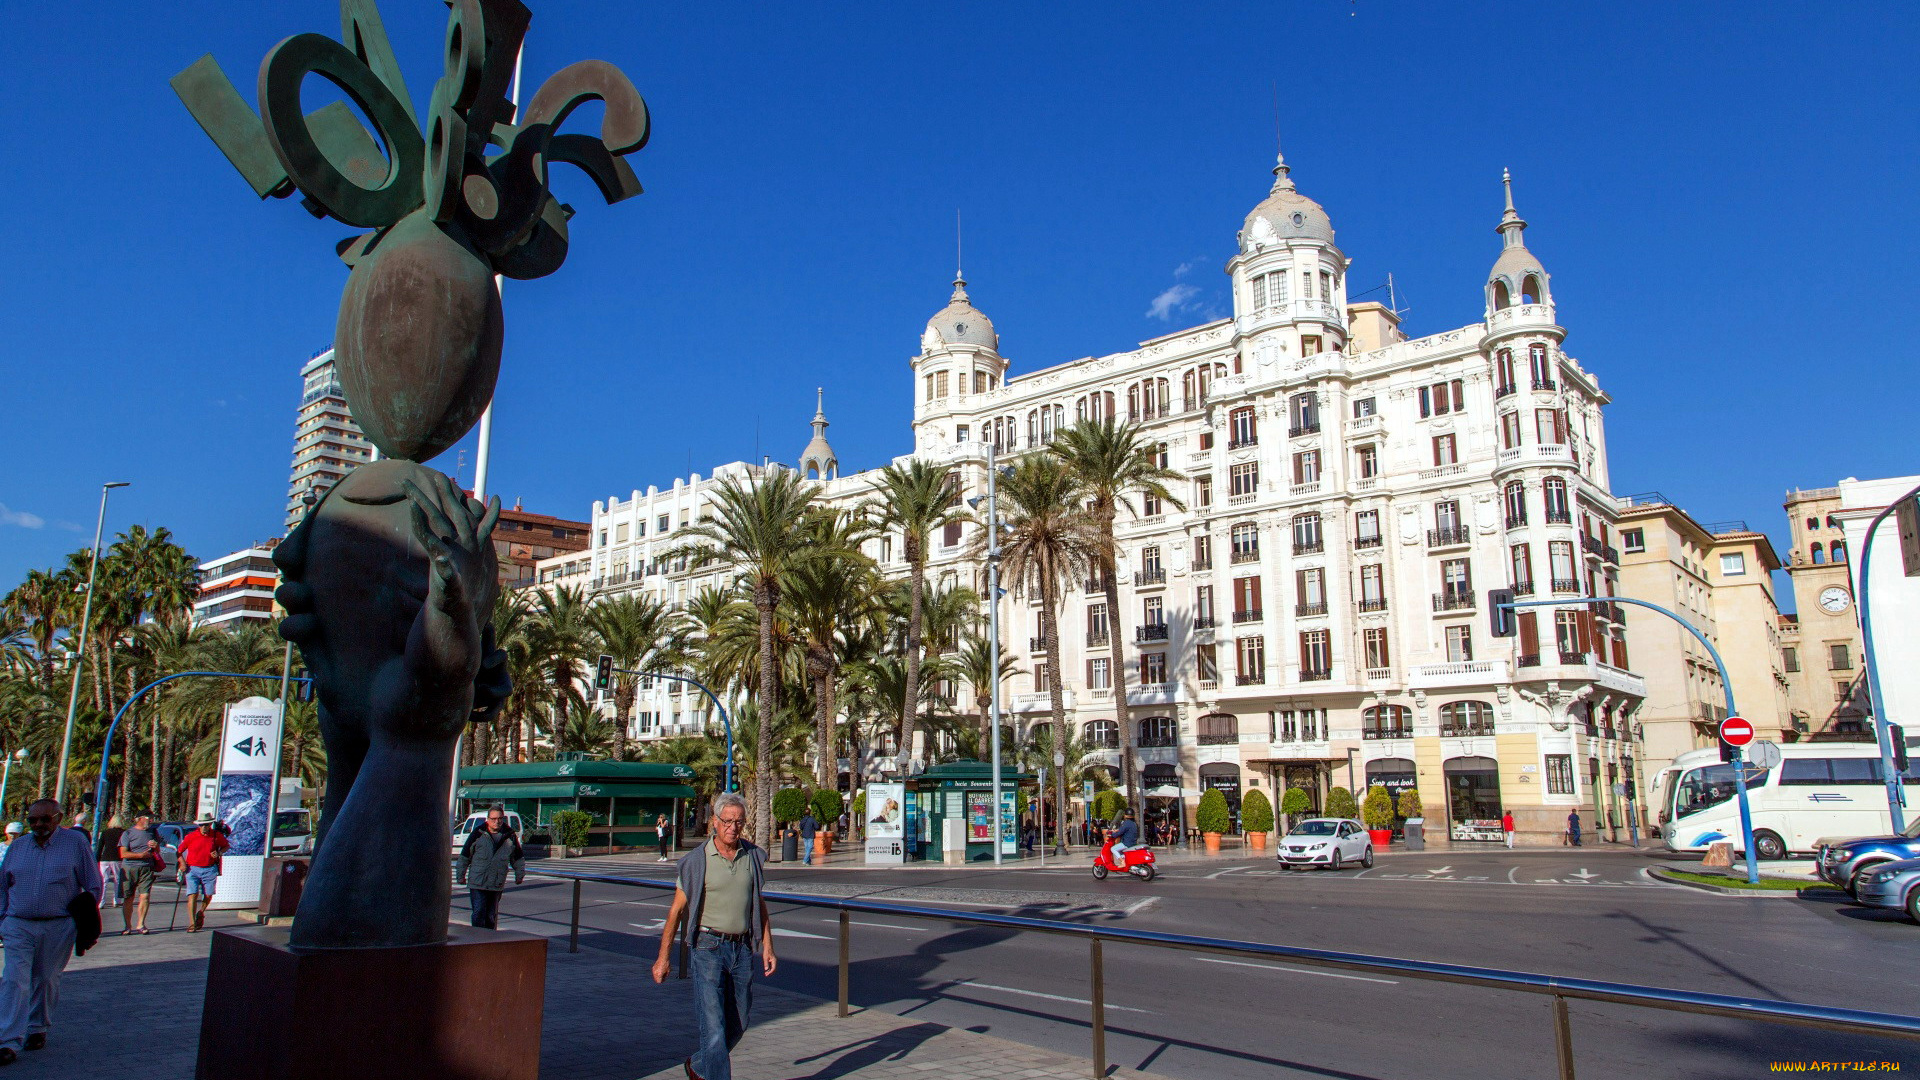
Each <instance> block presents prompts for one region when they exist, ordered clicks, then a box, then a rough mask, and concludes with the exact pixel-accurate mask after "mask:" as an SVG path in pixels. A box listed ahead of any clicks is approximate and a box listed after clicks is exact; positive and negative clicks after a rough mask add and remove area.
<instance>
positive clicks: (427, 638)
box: [403, 476, 500, 734]
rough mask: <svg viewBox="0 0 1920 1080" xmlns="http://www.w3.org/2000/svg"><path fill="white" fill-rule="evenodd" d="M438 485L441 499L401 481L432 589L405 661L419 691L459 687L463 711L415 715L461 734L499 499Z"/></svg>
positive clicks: (448, 483)
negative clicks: (474, 497)
mask: <svg viewBox="0 0 1920 1080" xmlns="http://www.w3.org/2000/svg"><path fill="white" fill-rule="evenodd" d="M437 486H438V487H439V489H440V490H439V491H438V492H437V493H436V494H437V495H438V496H439V498H437V499H436V498H434V497H432V496H430V495H428V494H427V493H426V492H425V491H423V490H421V489H420V487H419V486H418V485H417V484H415V483H414V482H413V481H411V480H408V481H405V482H404V484H403V488H404V490H405V491H406V494H407V499H408V500H409V501H410V502H411V503H412V507H411V509H412V512H413V534H414V537H415V539H417V540H419V541H420V545H421V547H423V548H425V549H426V552H427V596H426V600H425V603H423V604H422V605H421V608H420V613H419V615H418V616H416V617H415V619H414V623H413V628H412V630H411V632H410V633H409V634H408V636H407V654H406V655H407V668H408V670H409V673H410V674H411V675H412V676H413V678H414V680H415V683H416V693H418V694H420V695H421V696H422V697H423V698H425V699H427V700H446V698H445V696H444V695H445V694H447V693H449V692H454V691H458V693H457V694H456V695H455V699H456V700H458V701H459V702H461V703H463V704H462V707H461V709H460V715H458V716H453V717H429V716H419V717H417V719H418V720H419V721H420V722H422V723H424V724H425V725H427V726H429V727H431V728H433V729H436V731H443V732H444V733H446V734H457V733H458V731H459V727H460V725H461V724H462V723H464V722H465V720H466V716H465V713H466V708H467V705H469V704H470V702H471V687H472V685H473V677H474V673H475V672H476V671H478V670H479V667H480V662H481V660H482V657H481V655H480V653H481V633H480V622H481V620H482V619H484V618H485V617H486V613H485V612H482V611H478V610H477V609H476V606H475V600H476V598H483V597H484V596H486V595H487V593H488V589H489V586H490V585H491V581H490V580H489V579H490V577H491V575H492V574H493V573H494V568H493V560H492V559H490V558H487V555H488V554H490V552H489V551H488V545H489V544H491V543H492V539H491V537H492V534H493V527H494V524H495V522H497V521H498V520H499V518H500V500H499V499H498V498H495V499H492V500H490V501H489V502H488V504H487V505H485V506H482V505H481V504H480V503H478V502H476V501H474V500H472V499H469V498H467V496H466V494H465V493H464V492H462V491H461V490H460V489H459V488H458V487H457V486H456V485H455V484H454V482H453V480H452V479H451V478H449V477H446V476H440V477H439V478H438V481H437Z"/></svg>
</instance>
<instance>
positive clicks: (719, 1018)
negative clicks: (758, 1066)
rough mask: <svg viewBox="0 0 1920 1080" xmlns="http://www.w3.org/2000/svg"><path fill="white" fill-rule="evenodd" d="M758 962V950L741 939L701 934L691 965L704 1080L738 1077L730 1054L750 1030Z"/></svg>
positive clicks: (697, 1068) (696, 1061)
mask: <svg viewBox="0 0 1920 1080" xmlns="http://www.w3.org/2000/svg"><path fill="white" fill-rule="evenodd" d="M757 962H758V961H757V958H756V957H755V956H754V955H753V950H752V949H751V948H749V947H748V946H746V945H742V944H739V943H737V942H732V941H716V940H715V939H713V938H711V937H708V936H706V935H705V934H702V935H700V937H699V938H698V939H697V940H696V941H695V943H694V946H693V950H692V953H691V954H690V956H689V959H688V965H689V966H690V967H691V968H692V973H693V1016H694V1020H695V1021H696V1022H697V1024H698V1025H699V1030H700V1044H699V1046H698V1047H697V1048H696V1049H695V1050H694V1052H693V1071H694V1072H695V1073H697V1074H698V1075H699V1076H700V1077H701V1080H733V1062H732V1060H731V1059H730V1058H729V1057H728V1054H729V1053H730V1052H731V1051H732V1050H733V1048H734V1046H735V1045H737V1044H738V1043H739V1042H740V1036H742V1035H745V1034H746V1032H747V1017H748V1015H749V1014H750V1013H751V1012H752V1011H753V977H754V974H755V973H756V972H757V971H758V970H759V968H758V967H757V966H756V965H757Z"/></svg>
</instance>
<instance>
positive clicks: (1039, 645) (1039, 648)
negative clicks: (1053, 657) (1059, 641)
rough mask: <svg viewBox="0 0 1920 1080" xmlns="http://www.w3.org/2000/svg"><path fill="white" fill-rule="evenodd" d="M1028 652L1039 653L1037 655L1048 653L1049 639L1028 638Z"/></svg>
mask: <svg viewBox="0 0 1920 1080" xmlns="http://www.w3.org/2000/svg"><path fill="white" fill-rule="evenodd" d="M1027 651H1028V652H1037V653H1043V652H1046V651H1047V639H1046V638H1043V637H1036V638H1028V639H1027Z"/></svg>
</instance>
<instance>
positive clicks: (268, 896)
mask: <svg viewBox="0 0 1920 1080" xmlns="http://www.w3.org/2000/svg"><path fill="white" fill-rule="evenodd" d="M312 861H313V860H312V859H310V858H308V857H306V856H281V855H276V856H274V857H273V858H271V859H268V860H267V862H266V866H265V868H264V872H263V873H262V874H261V875H260V909H259V910H260V914H261V916H262V917H264V918H269V919H284V918H291V917H292V916H293V912H294V909H295V908H298V907H299V906H300V890H301V889H302V888H303V887H304V886H305V885H306V882H307V870H308V864H309V863H311V862H312Z"/></svg>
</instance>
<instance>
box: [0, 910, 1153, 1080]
mask: <svg viewBox="0 0 1920 1080" xmlns="http://www.w3.org/2000/svg"><path fill="white" fill-rule="evenodd" d="M116 921H117V920H116ZM211 925H213V926H232V925H237V923H236V920H235V919H234V918H233V917H232V916H231V915H227V914H223V913H219V912H216V913H214V915H213V918H212V922H211ZM594 936H595V935H593V934H585V935H583V936H582V938H581V949H580V952H578V953H575V954H569V953H568V952H567V951H566V949H567V945H566V940H565V937H564V928H561V932H560V936H558V937H557V938H555V939H554V940H552V941H550V942H549V951H548V953H547V995H546V1015H545V1022H544V1023H543V1025H542V1032H541V1054H540V1068H541V1073H542V1075H543V1076H546V1077H550V1078H553V1080H643V1078H644V1080H681V1078H683V1077H684V1076H685V1073H684V1072H682V1071H681V1066H680V1063H681V1061H682V1059H684V1058H685V1057H686V1055H687V1053H688V1052H689V1051H690V1050H691V1049H692V1044H693V1038H694V1025H693V1007H692V1002H691V998H690V996H689V988H690V985H691V984H689V983H686V982H682V981H680V980H677V979H670V980H668V981H667V983H666V984H665V985H660V986H656V985H655V984H654V982H653V980H652V978H651V977H650V976H649V975H648V972H647V965H646V963H645V962H643V961H642V960H638V959H634V958H632V957H630V956H626V955H620V954H617V953H614V952H610V951H604V950H601V949H596V948H593V947H591V946H592V939H593V938H594ZM211 938H212V935H211V934H204V933H203V934H192V935H189V934H187V933H186V932H184V931H173V932H162V933H156V934H153V935H150V936H147V937H121V936H118V935H111V936H109V937H107V938H105V939H102V941H101V943H100V946H99V947H98V948H96V949H94V950H92V951H90V952H88V954H87V955H86V956H83V957H80V958H78V959H76V960H74V961H73V962H72V963H71V964H69V965H68V968H67V976H66V980H65V982H64V983H63V984H62V987H61V990H62V994H61V1001H60V1007H59V1009H58V1011H57V1012H56V1013H55V1015H54V1027H53V1032H52V1034H51V1035H50V1037H49V1039H48V1044H47V1048H46V1049H45V1050H41V1051H39V1052H36V1053H32V1054H23V1055H21V1060H20V1062H19V1063H18V1064H17V1065H15V1066H13V1068H12V1069H10V1070H9V1071H8V1073H7V1076H8V1078H9V1080H13V1078H15V1077H33V1076H44V1077H59V1078H63V1080H64V1078H66V1077H96V1076H138V1077H141V1078H143V1080H148V1078H151V1080H189V1078H190V1077H192V1076H193V1066H194V1056H195V1053H196V1039H195V1034H194V1033H196V1032H197V1031H198V1030H199V1026H200V1011H201V1003H202V1000H203V995H204V992H205V985H206V970H207V952H208V948H209V942H210V941H211ZM627 947H628V948H631V946H630V943H629V944H628V945H627ZM754 999H755V1000H754V1015H753V1019H754V1024H753V1027H752V1029H751V1030H750V1031H749V1032H748V1034H747V1037H746V1039H745V1041H743V1042H742V1043H741V1044H740V1047H739V1049H738V1050H737V1051H736V1052H735V1054H734V1075H735V1076H737V1077H738V1078H739V1080H908V1078H912V1080H922V1078H924V1077H927V1076H938V1077H941V1078H942V1080H1083V1078H1084V1077H1086V1075H1087V1073H1088V1070H1089V1068H1090V1063H1089V1061H1088V1059H1086V1058H1084V1057H1071V1056H1067V1055H1063V1054H1058V1053H1054V1052H1051V1051H1047V1050H1040V1049H1036V1048H1034V1047H1030V1046H1026V1045H1023V1044H1020V1043H1013V1042H1008V1041H1006V1040H1004V1039H998V1038H995V1037H993V1036H992V1035H988V1034H982V1033H980V1032H978V1031H973V1030H955V1029H952V1028H947V1027H943V1026H941V1025H939V1024H932V1023H925V1022H919V1021H914V1020H910V1019H906V1018H903V1017H899V1016H895V1015H893V1014H892V1013H888V1012H883V1011H880V1010H875V1009H867V1010H859V1011H856V1012H855V1013H854V1014H853V1015H852V1016H849V1017H847V1018H845V1019H841V1018H839V1017H837V1016H835V1007H834V1005H833V1003H831V1002H821V1001H819V1000H817V999H814V998H809V997H803V996H801V995H799V994H793V993H788V992H786V991H783V990H775V989H771V988H766V987H762V988H760V989H758V990H756V991H755V995H754ZM289 1022H293V1020H292V1019H291V1018H290V1020H289ZM141 1030H145V1031H146V1032H147V1033H148V1034H147V1035H146V1036H144V1037H143V1036H142V1035H140V1034H139V1032H140V1031H141ZM1109 1075H1110V1076H1115V1077H1122V1078H1134V1080H1150V1078H1149V1077H1148V1075H1147V1074H1145V1073H1139V1072H1134V1071H1132V1070H1128V1069H1117V1070H1115V1071H1113V1072H1111V1073H1110V1074H1109Z"/></svg>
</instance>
